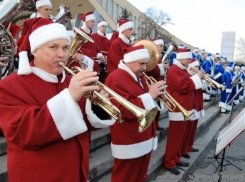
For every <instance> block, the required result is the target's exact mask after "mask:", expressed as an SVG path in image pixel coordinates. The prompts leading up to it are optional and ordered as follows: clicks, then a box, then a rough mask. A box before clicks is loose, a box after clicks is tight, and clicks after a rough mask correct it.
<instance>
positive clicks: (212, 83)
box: [190, 67, 226, 90]
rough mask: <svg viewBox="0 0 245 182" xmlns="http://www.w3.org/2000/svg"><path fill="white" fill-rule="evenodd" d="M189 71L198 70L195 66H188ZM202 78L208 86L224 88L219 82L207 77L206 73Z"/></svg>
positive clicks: (195, 71)
mask: <svg viewBox="0 0 245 182" xmlns="http://www.w3.org/2000/svg"><path fill="white" fill-rule="evenodd" d="M190 71H193V72H194V73H197V72H198V71H199V70H198V69H197V68H195V67H192V68H190ZM203 80H205V81H206V82H207V84H208V86H210V87H213V88H217V89H221V90H225V89H226V86H224V85H221V84H219V83H218V82H216V81H214V80H213V79H212V78H209V77H208V76H207V75H204V77H203Z"/></svg>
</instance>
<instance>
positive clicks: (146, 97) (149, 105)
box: [138, 93, 156, 110]
mask: <svg viewBox="0 0 245 182" xmlns="http://www.w3.org/2000/svg"><path fill="white" fill-rule="evenodd" d="M138 97H140V98H141V101H142V103H143V105H144V107H145V109H146V110H151V109H153V108H154V107H156V105H155V101H154V100H153V99H152V97H151V95H150V94H149V93H145V94H142V95H139V96H138Z"/></svg>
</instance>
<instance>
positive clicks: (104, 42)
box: [92, 21, 111, 83]
mask: <svg viewBox="0 0 245 182" xmlns="http://www.w3.org/2000/svg"><path fill="white" fill-rule="evenodd" d="M106 27H107V22H106V21H99V22H98V30H97V33H94V34H93V35H92V38H93V40H94V41H95V42H97V43H98V46H99V51H100V52H101V53H102V54H103V55H104V56H105V58H106V56H107V53H108V50H109V47H110V44H111V43H110V41H109V40H108V39H107V37H106V33H105V32H106ZM106 64H107V63H106V60H104V61H101V62H100V81H101V82H102V83H104V82H105V79H106V77H107V65H106Z"/></svg>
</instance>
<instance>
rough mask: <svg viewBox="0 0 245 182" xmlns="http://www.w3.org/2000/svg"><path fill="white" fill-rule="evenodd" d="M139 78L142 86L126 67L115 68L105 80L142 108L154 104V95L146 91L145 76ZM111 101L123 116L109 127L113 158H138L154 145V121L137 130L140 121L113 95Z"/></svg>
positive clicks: (120, 93) (154, 147)
mask: <svg viewBox="0 0 245 182" xmlns="http://www.w3.org/2000/svg"><path fill="white" fill-rule="evenodd" d="M121 64H122V63H120V65H121ZM124 67H125V65H124ZM119 78H120V79H119ZM141 82H142V84H143V87H144V88H142V87H141V86H140V84H139V83H138V82H137V81H136V80H135V78H133V77H132V76H131V75H130V74H129V73H128V72H127V71H125V70H123V69H121V68H118V69H116V70H115V71H114V72H113V73H111V74H110V75H109V76H108V77H107V79H106V83H105V84H106V85H107V86H108V87H109V88H111V89H112V90H114V91H115V92H116V93H118V94H119V95H121V96H122V97H123V98H125V99H126V100H128V101H129V102H131V103H132V104H134V105H136V106H138V107H140V108H142V109H145V108H146V107H149V108H146V109H150V108H153V107H155V104H154V102H153V99H152V98H151V96H150V95H148V93H147V92H148V87H147V85H146V83H145V78H144V76H142V77H141ZM111 102H112V103H113V104H114V105H115V106H116V107H117V108H119V110H120V111H121V113H122V117H123V119H124V121H123V122H122V123H117V122H116V123H115V124H114V125H113V126H111V127H110V131H111V140H112V155H113V156H114V158H117V159H132V158H138V157H141V156H143V155H145V154H147V153H149V152H150V151H151V150H152V149H156V147H157V137H156V129H155V128H156V126H155V122H154V121H153V122H152V124H151V125H150V126H149V127H148V128H147V129H146V130H145V131H143V132H142V133H139V132H138V128H139V122H138V120H137V118H136V116H135V115H134V114H132V112H130V111H129V110H128V109H126V108H125V107H124V106H122V105H121V104H119V103H118V102H117V101H115V100H114V99H112V100H111Z"/></svg>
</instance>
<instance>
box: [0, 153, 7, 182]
mask: <svg viewBox="0 0 245 182" xmlns="http://www.w3.org/2000/svg"><path fill="white" fill-rule="evenodd" d="M6 164H7V155H3V156H0V181H1V182H7V181H8V178H7V165H6Z"/></svg>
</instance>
